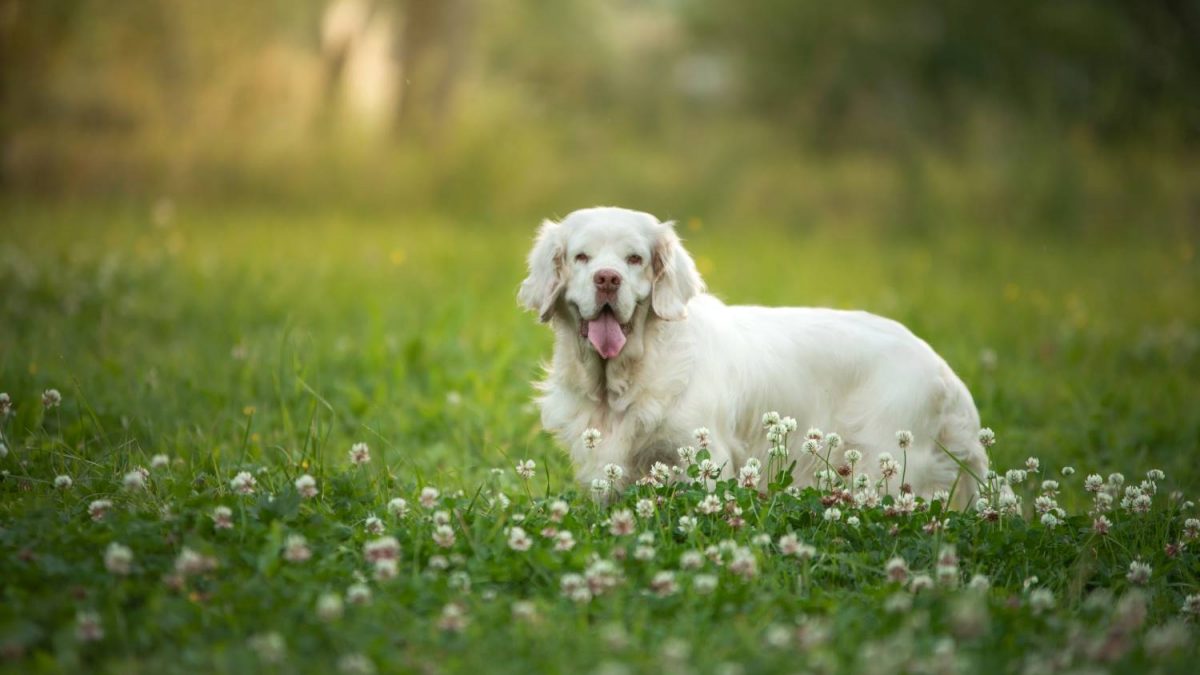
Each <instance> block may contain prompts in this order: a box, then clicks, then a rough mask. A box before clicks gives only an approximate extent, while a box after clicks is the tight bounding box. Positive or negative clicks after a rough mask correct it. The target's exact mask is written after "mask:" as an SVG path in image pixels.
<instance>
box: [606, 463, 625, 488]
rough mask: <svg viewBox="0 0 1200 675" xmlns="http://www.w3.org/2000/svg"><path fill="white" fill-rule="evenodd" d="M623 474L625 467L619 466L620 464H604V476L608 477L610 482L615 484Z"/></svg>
mask: <svg viewBox="0 0 1200 675" xmlns="http://www.w3.org/2000/svg"><path fill="white" fill-rule="evenodd" d="M624 476H625V469H623V468H621V465H620V464H612V463H609V464H605V465H604V477H605V478H607V479H608V482H609V483H610V484H612V485H616V484H617V483H618V482H619V481H620V480H621V478H623V477H624Z"/></svg>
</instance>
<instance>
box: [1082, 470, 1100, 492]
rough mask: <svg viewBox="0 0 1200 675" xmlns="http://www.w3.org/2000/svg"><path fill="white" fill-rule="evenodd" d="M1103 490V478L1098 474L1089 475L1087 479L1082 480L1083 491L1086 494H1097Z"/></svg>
mask: <svg viewBox="0 0 1200 675" xmlns="http://www.w3.org/2000/svg"><path fill="white" fill-rule="evenodd" d="M1103 488H1104V478H1103V477H1102V476H1101V475H1100V474H1098V473H1093V474H1090V475H1089V476H1088V477H1087V478H1084V479H1083V489H1084V490H1087V491H1088V492H1099V491H1100V490H1101V489H1103Z"/></svg>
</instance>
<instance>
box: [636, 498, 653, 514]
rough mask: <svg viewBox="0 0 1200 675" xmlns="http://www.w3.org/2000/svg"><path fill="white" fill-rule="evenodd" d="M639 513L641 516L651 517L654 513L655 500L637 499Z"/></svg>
mask: <svg viewBox="0 0 1200 675" xmlns="http://www.w3.org/2000/svg"><path fill="white" fill-rule="evenodd" d="M637 514H638V517H639V518H650V517H652V516H653V515H654V502H652V501H650V500H649V499H639V500H638V501H637Z"/></svg>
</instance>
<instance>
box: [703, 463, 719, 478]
mask: <svg viewBox="0 0 1200 675" xmlns="http://www.w3.org/2000/svg"><path fill="white" fill-rule="evenodd" d="M699 468H700V473H699V477H700V479H701V480H716V479H717V478H719V477H720V476H721V467H720V466H719V465H718V464H716V463H715V462H713V461H712V460H711V459H705V460H701V461H700V466H699Z"/></svg>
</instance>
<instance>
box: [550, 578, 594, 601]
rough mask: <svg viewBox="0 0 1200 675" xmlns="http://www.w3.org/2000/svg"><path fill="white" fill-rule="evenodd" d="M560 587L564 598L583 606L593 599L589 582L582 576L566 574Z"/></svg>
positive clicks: (560, 581) (560, 582)
mask: <svg viewBox="0 0 1200 675" xmlns="http://www.w3.org/2000/svg"><path fill="white" fill-rule="evenodd" d="M558 587H559V590H561V591H562V594H563V596H564V597H567V598H569V599H571V600H572V601H573V602H577V603H580V604H582V603H585V602H588V601H590V600H591V599H592V592H591V591H590V590H588V585H587V581H586V580H585V579H584V578H583V575H582V574H564V575H563V576H562V579H560V580H559V584H558Z"/></svg>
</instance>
